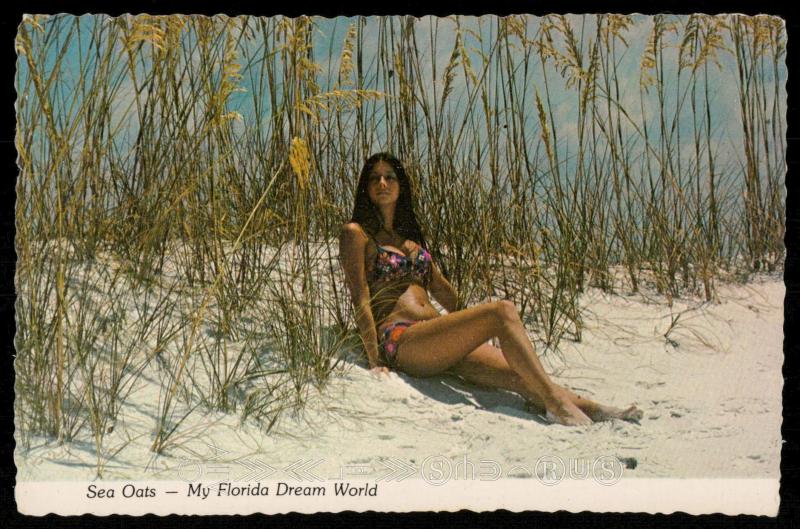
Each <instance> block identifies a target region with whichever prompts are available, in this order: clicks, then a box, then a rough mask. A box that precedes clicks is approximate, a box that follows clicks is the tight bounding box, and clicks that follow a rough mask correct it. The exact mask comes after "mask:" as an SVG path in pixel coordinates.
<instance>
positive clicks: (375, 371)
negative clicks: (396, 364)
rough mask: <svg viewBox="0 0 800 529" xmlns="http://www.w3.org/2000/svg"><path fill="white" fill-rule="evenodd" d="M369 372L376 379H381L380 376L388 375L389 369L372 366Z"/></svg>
mask: <svg viewBox="0 0 800 529" xmlns="http://www.w3.org/2000/svg"><path fill="white" fill-rule="evenodd" d="M369 371H370V373H372V374H373V375H374V376H376V377H378V378H380V377H381V374H386V375H388V374H389V368H388V367H386V366H373V367H372V368H370V370H369Z"/></svg>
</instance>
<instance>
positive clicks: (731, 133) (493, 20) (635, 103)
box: [18, 15, 786, 165]
mask: <svg viewBox="0 0 800 529" xmlns="http://www.w3.org/2000/svg"><path fill="white" fill-rule="evenodd" d="M521 20H522V22H523V23H524V26H525V30H526V34H527V36H528V38H530V39H533V38H534V36H535V35H536V33H537V31H538V29H539V26H540V24H541V21H542V19H541V18H538V17H533V16H524V17H523V18H522V19H521ZM567 20H568V22H569V23H570V24H571V26H572V27H573V28H574V30H575V32H576V34H578V35H580V34H581V28H582V27H583V28H585V32H584V33H583V38H582V40H581V42H582V45H583V46H584V47H585V49H588V46H589V42H590V40H591V39H593V38H594V37H595V35H594V26H595V17H594V15H585V16H584V15H567ZM670 20H671V21H674V22H676V23H677V24H678V26H679V27H680V26H681V25H683V24H685V22H686V20H687V19H686V17H672V18H671V19H670ZM402 21H403V20H402V19H400V18H395V19H394V22H395V23H396V24H397V25H398V26H399V25H400V23H401V22H402ZM250 22H251V24H252V23H253V22H254V21H253V20H252V19H251V21H250ZM313 22H314V37H313V50H314V62H316V63H317V64H318V65H319V66H320V73H319V76H318V80H317V82H318V84H319V85H320V87H321V88H322V90H323V91H325V90H329V89H331V88H332V87H333V85H334V83H335V77H336V72H337V71H338V69H339V65H340V57H341V54H342V44H343V42H344V39H345V36H346V33H347V31H348V28H349V27H350V26H351V24H354V23H356V22H357V20H356V19H355V18H346V17H338V18H334V19H327V18H322V17H315V18H314V19H313ZM459 22H460V25H461V28H462V31H463V33H462V34H463V36H464V46H465V49H466V50H467V51H468V53H469V57H470V61H471V63H472V65H473V68H474V69H475V71H476V72H478V74H480V70H481V64H482V59H481V55H480V52H481V51H483V52H484V53H489V52H490V50H491V49H492V47H493V45H494V44H495V42H496V37H497V30H498V18H497V17H495V16H493V15H487V16H483V17H480V18H477V17H460V18H459ZM96 23H108V19H107V18H106V17H104V16H100V17H97V16H92V15H86V16H84V17H82V18H81V26H82V27H83V28H85V30H88V29H90V28H91V26H93V25H94V24H96ZM68 25H69V24H67V25H66V26H68ZM378 26H379V24H378V20H377V19H376V18H374V17H368V18H367V19H366V24H365V26H364V34H363V44H364V46H363V49H362V53H363V58H364V66H365V70H366V76H365V79H366V83H365V85H364V86H363V88H365V89H372V90H378V91H382V92H383V91H386V87H384V86H383V85H382V83H380V82H378V81H377V80H376V76H375V71H376V63H377V61H378V58H377V54H376V50H377V49H378V48H379V45H378V38H379V35H378V29H379V28H378ZM652 26H653V18H652V17H650V16H643V15H634V16H633V24H632V26H631V27H630V28H629V30H628V31H627V32H625V33H624V36H625V39H626V41H627V43H628V45H627V46H622V45H621V44H619V47H618V50H617V51H618V57H617V58H618V65H617V80H618V82H619V85H620V92H621V94H620V102H621V103H622V106H623V107H624V108H625V109H626V111H627V112H628V115H629V116H630V119H631V120H633V121H634V122H636V123H638V124H639V126H641V122H642V120H641V111H640V105H641V104H642V103H641V101H640V89H639V75H640V63H641V58H642V54H643V52H644V49H645V45H646V40H647V37H648V35H649V34H650V31H651V29H652ZM45 28H47V25H45ZM455 28H456V22H455V19H454V18H438V17H430V16H429V17H423V18H421V19H418V20H416V21H415V23H414V35H415V38H416V43H417V47H418V50H419V52H420V59H421V60H420V72H421V74H422V86H423V88H424V91H425V93H426V94H427V98H428V101H429V102H432V95H433V93H434V92H436V93H440V92H441V90H442V88H443V79H442V72H443V71H444V69H445V67H446V65H447V63H448V60H449V58H450V56H451V53H452V50H453V45H454V42H455V35H456V32H455ZM62 32H63V33H65V31H63V30H62ZM56 37H57V38H64V37H66V34H63V35H57V36H56ZM677 38H678V37H676V36H671V37H669V38H668V40H667V47H666V48H665V52H664V53H665V68H664V71H665V77H666V79H667V83H666V107H667V109H668V114H669V115H670V116H671V115H673V114H674V112H675V105H676V101H677V100H678V88H679V87H678V85H677V83H676V82H675V80H676V79H677V75H676V72H677V53H678V49H677V48H678V44H679V42H678V40H677ZM191 39H192V37H191V36H187V35H184V39H183V43H184V46H188V45H189V44H190V43H191V42H192V40H191ZM511 40H512V42H515V41H514V38H512V39H511ZM89 43H90V34H89V31H83V32H82V33H81V38H75V37H73V39H72V45H71V46H70V48H69V49H68V51H67V60H66V64H67V65H68V67H67V68H66V69H64V70H62V72H61V73H60V75H59V76H58V79H57V80H56V83H55V84H54V85H53V89H54V90H58V91H60V92H61V93H63V94H66V97H65V99H64V103H63V104H62V105H61V107H60V108H57V109H56V110H57V111H60V112H61V113H63V114H64V115H67V114H68V113H69V111H70V110H69V109H70V108H72V109H74V108H75V107H71V106H70V104H69V96H70V95H71V94H72V93H74V90H75V80H76V79H77V78H78V77H79V72H78V69H79V65H80V64H82V63H83V62H84V61H86V60H89V61H92V60H93V58H92V56H91V55H90V54H88V53H87V47H88V45H89ZM241 46H242V48H240V49H239V50H238V51H239V57H240V58H243V57H244V56H246V55H249V56H251V57H254V58H255V60H254V61H253V63H252V66H251V67H250V68H245V69H244V70H243V71H242V72H241V73H242V75H243V78H242V80H241V82H240V86H241V87H243V88H245V89H246V90H247V91H246V92H241V93H234V94H232V95H231V97H230V99H229V101H228V109H229V110H231V111H236V112H238V113H239V114H241V116H242V121H241V122H238V121H237V122H236V123H235V124H234V126H235V130H237V131H239V132H242V133H243V132H245V131H246V130H248V129H252V128H253V127H259V126H263V125H264V123H265V122H268V120H269V112H270V109H269V105H268V101H267V100H266V94H263V95H261V96H262V103H265V107H264V108H265V113H264V115H263V116H262V117H261V118H259V117H258V116H256V115H255V113H254V110H253V108H254V107H253V98H254V97H259V96H260V95H259V94H254V93H253V88H252V85H251V81H252V79H254V78H255V77H257V76H258V75H259V73H260V68H261V62H260V61H259V60H258V57H259V56H260V55H259V54H263V53H265V52H268V51H270V49H269V46H266V45H265V43H264V42H263V40H261V39H260V37H259V36H258V35H256V37H255V38H253V39H244V40H242V43H241ZM556 46H557V47H561V48H562V49H563V42H561V41H560V40H559V39H558V38H557V39H556ZM243 47H247V53H246V52H245V51H246V50H244V48H243ZM55 49H56V48H54V50H55ZM118 50H119V53H122V51H121V49H119V48H118ZM507 51H508V55H509V56H510V60H511V62H512V63H513V64H515V65H517V67H518V70H517V72H518V73H517V75H516V78H515V80H514V85H515V87H516V88H517V90H518V91H520V93H521V94H522V95H523V96H524V98H525V109H524V112H525V116H526V124H525V127H526V132H527V135H528V138H530V140H531V141H532V142H536V141H538V135H539V130H540V129H539V123H538V120H537V114H536V109H535V104H534V102H535V93H536V92H537V91H538V92H539V93H540V94H541V96H542V97H544V91H545V86H544V71H543V69H542V65H541V62H540V60H539V58H538V56H537V55H536V53H535V52H534V53H532V54H531V57H530V60H529V61H528V63H527V67H528V75H527V77H524V76H523V74H522V71H523V69H524V64H523V62H524V61H523V54H522V52H521V50H520V47H517V46H513V47H511V48H510V49H508V50H507ZM502 52H503V53H505V52H506V49H505V48H503V50H502ZM189 57H190V59H189V60H193V59H192V58H191V56H189ZM493 57H495V59H493V61H496V57H497V55H493ZM54 58H55V55H54V54H51V57H50V58H49V59H50V62H51V61H52V60H54ZM720 64H721V67H720V68H717V66H716V65H714V66H712V67H711V68H710V72H711V73H710V83H709V84H710V99H711V113H712V116H713V125H712V128H713V135H714V142H715V150H716V151H717V153H718V155H719V156H720V157H721V158H722V159H724V160H726V161H729V162H730V163H732V164H734V165H737V164H738V163H740V162H738V161H737V160H740V159H741V152H742V148H741V142H742V127H741V118H740V115H739V107H738V99H737V98H738V87H737V81H736V70H735V60H734V58H733V56H732V55H731V54H729V53H723V54H721V56H720ZM19 65H20V67H19V71H18V75H19V76H20V79H24V77H25V75H26V65H25V63H24V61H21V62H20V63H19ZM495 65H496V63H495V62H491V63H490V64H489V71H490V72H492V71H493V68H494V66H495ZM142 68H145V67H142ZM45 69H47V66H45ZM434 71H435V72H436V73H435V74H434ZM328 72H331V74H332V75H331V76H328ZM546 74H547V82H548V85H549V95H550V108H551V110H552V115H553V118H554V123H553V124H552V125H553V128H554V129H555V130H556V131H557V133H558V137H559V144H558V146H557V149H558V151H559V152H560V153H567V152H574V150H575V148H576V142H577V103H576V102H577V98H578V95H577V94H576V91H575V90H574V89H567V88H566V86H565V81H564V79H563V78H562V76H561V75H559V72H557V71H556V69H555V68H554V67H553V65H552V63H550V64H548V65H547V66H546ZM687 78H688V76H687V75H686V73H685V72H684V73H683V76H682V80H683V81H682V82H683V83H684V85H683V88H681V90H682V91H683V90H684V89H685V87H686V86H687V85H686V84H685V83H686V79H687ZM785 79H786V68H785V65H783V64H781V67H780V71H779V79H778V82H779V84H780V86H779V97H780V98H781V100H782V101H781V104H782V108H784V109H785V108H786V106H785V99H786V92H785V88H784V85H785ZM119 82H120V86H119V91H118V104H116V105H115V109H114V111H115V116H117V120H118V121H119V124H120V125H121V126H122V127H123V128H125V129H127V134H126V135H122V134H121V135H120V136H121V137H134V136H135V131H136V129H137V127H138V123H137V122H136V117H135V112H133V111H132V109H133V105H134V103H135V100H134V99H135V97H136V95H135V91H134V89H133V84H132V82H131V81H130V79H126V78H120V81H119ZM465 83H466V79H465V76H464V75H463V70H462V68H461V67H458V68H457V69H456V75H455V77H454V79H453V81H452V87H453V92H452V94H451V96H450V98H449V105H448V106H447V107H446V109H445V112H446V113H447V114H449V115H450V116H451V117H452V118H453V119H454V120H458V119H460V117H461V116H463V114H464V112H465V111H466V107H467V105H466V103H467V95H466V88H465V87H466V84H465ZM18 86H19V85H18ZM490 89H492V90H493V89H494V87H490ZM280 90H281V89H280V87H279V91H280ZM768 97H769V98H771V93H769V94H768ZM767 104H768V105H770V104H771V101H770V100H769V99H768V101H767ZM383 105H384V102H383V101H377V102H374V103H369V104H368V105H367V106H368V107H370V106H372V107H374V108H375V110H376V111H377V112H378V113H379V114H380V112H382V107H383ZM643 105H644V108H645V112H646V113H647V115H648V118H649V121H651V122H652V120H653V118H654V117H655V114H656V111H657V100H656V97H655V91H654V90H652V89H651V90H650V93H649V94H648V95H647V96H646V97H645V99H644V102H643ZM56 106H58V105H56ZM494 110H495V111H497V112H499V113H500V114H501V115H502V113H503V112H504V111H505V109H504V108H502V106H501V107H498V108H495V109H494ZM680 118H681V119H680V120H679V123H680V129H679V132H680V134H681V136H682V142H681V143H682V150H684V151H686V152H688V150H689V149H690V147H691V146H692V144H691V141H690V140H691V131H692V114H691V107H690V105H689V104H688V101H687V102H686V104H685V105H684V107H683V110H682V113H681V115H680ZM190 126H191V122H190ZM653 132H655V131H651V133H653ZM480 133H481V134H482V135H483V136H485V137H488V135H489V134H491V131H488V130H486V128H485V127H484V128H483V130H481V132H480ZM624 133H625V135H626V136H630V137H636V136H637V133H636V131H635V128H634V127H632V126H625V127H624ZM384 136H385V135H384ZM379 137H380V134H379ZM420 140H422V138H421V139H420ZM379 142H380V140H379Z"/></svg>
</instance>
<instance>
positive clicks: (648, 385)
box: [636, 380, 666, 389]
mask: <svg viewBox="0 0 800 529" xmlns="http://www.w3.org/2000/svg"><path fill="white" fill-rule="evenodd" d="M665 384H666V382H647V381H644V380H640V381H639V382H637V383H636V385H637V386H639V387H641V388H645V389H653V388H657V387H658V386H663V385H665Z"/></svg>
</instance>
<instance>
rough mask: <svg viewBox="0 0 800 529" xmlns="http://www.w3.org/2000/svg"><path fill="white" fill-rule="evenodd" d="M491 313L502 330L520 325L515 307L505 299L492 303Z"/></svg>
mask: <svg viewBox="0 0 800 529" xmlns="http://www.w3.org/2000/svg"><path fill="white" fill-rule="evenodd" d="M492 313H493V315H494V316H495V318H496V319H497V323H498V324H499V325H500V327H501V328H503V329H505V328H507V327H508V326H511V325H517V324H519V323H521V320H520V317H519V312H517V307H516V305H514V303H513V302H511V301H509V300H507V299H502V300H499V301H495V302H492Z"/></svg>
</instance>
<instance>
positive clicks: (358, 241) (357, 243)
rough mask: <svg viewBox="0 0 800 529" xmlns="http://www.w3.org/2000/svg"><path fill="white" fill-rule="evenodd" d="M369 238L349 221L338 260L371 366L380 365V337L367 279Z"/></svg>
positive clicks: (343, 234)
mask: <svg viewBox="0 0 800 529" xmlns="http://www.w3.org/2000/svg"><path fill="white" fill-rule="evenodd" d="M366 245H367V237H366V235H364V232H363V231H362V230H361V228H360V227H359V225H358V224H356V223H355V222H350V223H348V224H345V225H344V227H343V228H342V233H341V235H340V237H339V259H340V260H341V263H342V269H343V270H344V276H345V279H346V280H347V287H348V288H349V289H350V299H351V300H352V302H353V307H354V308H355V311H356V324H357V325H358V331H359V334H360V335H361V341H362V342H364V349H365V350H366V351H367V358H368V359H369V367H371V368H373V367H378V366H380V365H381V363H380V359H379V355H378V336H377V333H376V331H375V319H374V317H373V315H372V307H370V293H369V286H368V285H367V276H366V272H365V270H364V253H365V251H366Z"/></svg>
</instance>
